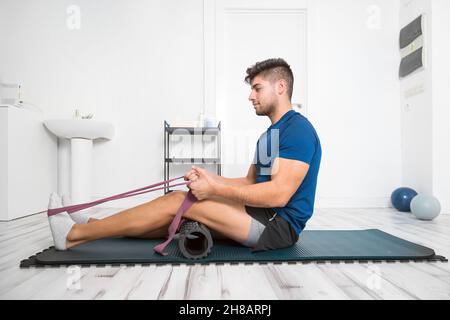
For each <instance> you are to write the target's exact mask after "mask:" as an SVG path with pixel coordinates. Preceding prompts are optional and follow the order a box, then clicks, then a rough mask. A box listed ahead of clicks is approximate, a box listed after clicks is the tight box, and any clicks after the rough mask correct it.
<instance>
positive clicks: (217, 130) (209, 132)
mask: <svg viewBox="0 0 450 320" xmlns="http://www.w3.org/2000/svg"><path fill="white" fill-rule="evenodd" d="M220 126H221V123H220V122H219V124H218V125H217V127H208V128H207V127H203V128H195V127H171V126H170V124H169V123H168V122H167V121H164V181H167V180H169V179H170V164H213V165H216V170H217V174H218V175H219V176H220V175H221V174H222V158H221V127H220ZM172 135H190V136H195V135H201V136H215V137H216V154H217V158H176V157H172V158H170V136H172ZM191 141H192V146H193V145H194V139H193V137H191ZM202 146H203V149H202V150H204V140H203V138H202ZM169 192H171V190H170V188H169V187H168V184H165V185H164V193H165V194H167V193H169Z"/></svg>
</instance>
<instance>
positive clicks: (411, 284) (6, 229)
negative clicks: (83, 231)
mask: <svg viewBox="0 0 450 320" xmlns="http://www.w3.org/2000/svg"><path fill="white" fill-rule="evenodd" d="M97 210H98V209H97ZM115 211H117V209H116V210H114V209H109V210H108V209H101V211H97V213H96V216H97V217H103V216H106V215H109V214H112V213H114V212H115ZM370 228H377V229H380V230H383V231H385V232H388V233H391V234H393V235H395V236H398V237H401V238H404V239H406V240H409V241H413V242H416V243H418V244H421V245H424V246H427V247H431V248H433V249H434V250H435V251H436V253H437V254H440V255H444V256H446V257H447V258H449V257H450V215H441V216H440V217H438V218H437V219H436V220H435V221H433V222H423V221H419V220H416V219H415V218H414V217H413V216H412V215H411V214H405V213H400V212H397V211H395V210H392V209H321V210H316V212H315V214H314V217H313V218H312V219H311V220H310V222H309V224H308V226H307V229H310V230H329V229H333V230H360V229H370ZM51 245H52V239H51V234H50V229H49V227H48V223H47V220H46V217H45V215H44V214H37V215H34V216H30V217H26V218H22V219H19V220H15V221H12V222H1V223H0V299H177V300H178V299H200V300H203V299H233V300H234V299H242V300H266V299H275V300H277V299H283V300H289V299H447V300H448V299H450V264H449V263H444V262H432V263H415V262H411V263H381V264H378V263H374V264H372V263H369V264H330V263H326V264H306V265H303V264H296V265H288V264H281V265H273V264H268V265H243V264H240V265H229V264H225V265H221V266H216V265H209V266H199V265H198V266H144V267H143V266H135V267H125V266H123V267H104V268H96V267H88V268H79V267H68V268H66V267H61V268H59V267H58V268H45V269H43V268H30V269H20V268H19V263H20V261H21V260H23V259H25V258H28V257H29V256H31V255H33V254H35V253H37V252H40V251H42V250H43V249H45V248H48V247H49V246H51Z"/></svg>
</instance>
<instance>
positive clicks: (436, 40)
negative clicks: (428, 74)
mask: <svg viewBox="0 0 450 320" xmlns="http://www.w3.org/2000/svg"><path fill="white" fill-rule="evenodd" d="M431 5H432V11H433V18H432V30H433V34H432V43H433V51H432V59H433V75H432V76H433V80H432V83H433V194H434V195H435V196H436V197H437V198H438V199H439V200H440V202H441V205H442V212H443V213H448V214H450V168H449V166H448V164H449V163H450V126H449V124H448V122H449V120H450V90H449V88H450V60H449V53H450V41H449V38H448V33H449V31H450V1H448V0H433V1H432V2H431Z"/></svg>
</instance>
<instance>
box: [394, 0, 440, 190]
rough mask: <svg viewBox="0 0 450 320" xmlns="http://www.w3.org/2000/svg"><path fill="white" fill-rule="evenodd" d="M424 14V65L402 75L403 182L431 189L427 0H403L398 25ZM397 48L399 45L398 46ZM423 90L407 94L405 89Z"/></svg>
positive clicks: (429, 21) (405, 23)
mask: <svg viewBox="0 0 450 320" xmlns="http://www.w3.org/2000/svg"><path fill="white" fill-rule="evenodd" d="M421 14H423V15H424V19H425V20H424V21H425V23H424V31H423V32H424V50H425V61H424V64H425V68H424V69H422V70H418V71H416V72H415V73H414V74H411V75H410V76H408V77H406V78H404V79H402V80H401V81H400V83H401V91H400V95H401V99H402V163H403V170H402V183H403V186H405V187H411V188H413V189H415V190H416V191H417V192H419V193H428V192H431V190H432V183H433V181H432V159H433V157H432V143H431V139H432V136H431V134H432V122H433V121H432V82H431V69H432V64H431V63H432V61H431V57H432V46H431V19H432V17H431V4H430V0H412V1H411V0H402V4H401V10H400V28H403V27H404V26H406V25H407V24H409V23H410V22H411V21H413V20H414V19H415V18H417V17H418V16H419V15H421ZM398 50H399V49H398ZM419 87H423V91H422V92H420V90H418V91H417V92H420V93H418V94H416V95H413V96H410V97H408V94H407V93H408V92H411V91H414V89H415V88H419Z"/></svg>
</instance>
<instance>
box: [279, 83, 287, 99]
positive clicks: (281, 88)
mask: <svg viewBox="0 0 450 320" xmlns="http://www.w3.org/2000/svg"><path fill="white" fill-rule="evenodd" d="M286 90H287V83H286V80H283V79H281V80H278V81H277V93H278V94H279V95H280V96H281V95H283V93H285V92H286Z"/></svg>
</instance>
